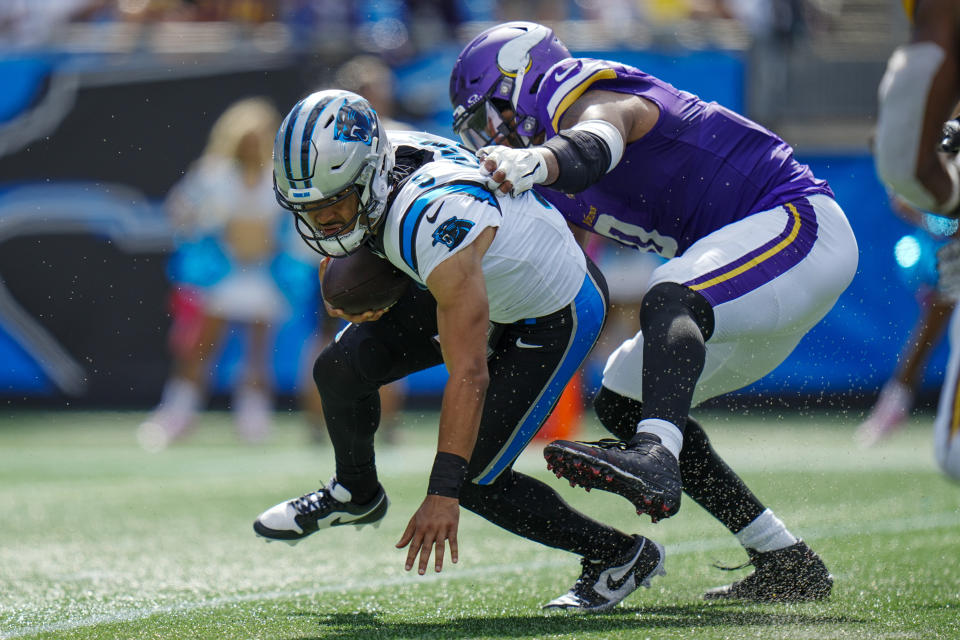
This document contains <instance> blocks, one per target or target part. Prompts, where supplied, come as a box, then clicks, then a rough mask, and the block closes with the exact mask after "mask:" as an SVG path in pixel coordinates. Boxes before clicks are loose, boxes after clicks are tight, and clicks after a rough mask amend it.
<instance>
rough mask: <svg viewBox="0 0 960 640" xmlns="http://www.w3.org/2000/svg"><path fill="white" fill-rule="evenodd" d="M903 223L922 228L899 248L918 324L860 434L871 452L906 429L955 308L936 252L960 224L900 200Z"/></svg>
mask: <svg viewBox="0 0 960 640" xmlns="http://www.w3.org/2000/svg"><path fill="white" fill-rule="evenodd" d="M891 208H892V209H893V211H894V213H896V214H897V215H898V216H899V217H900V218H902V219H903V220H905V221H906V222H909V223H911V224H913V225H916V226H917V227H918V229H917V231H916V232H914V233H912V234H910V235H907V236H904V237H903V238H901V239H900V240H899V241H898V242H897V244H896V245H895V246H894V257H895V259H896V262H897V266H898V270H897V273H898V275H900V277H901V278H902V279H903V280H904V281H905V284H906V285H907V286H908V287H910V288H911V289H912V290H913V291H914V297H915V298H916V300H917V304H918V305H919V313H918V315H917V319H916V322H915V323H914V325H913V328H912V329H911V331H910V335H909V336H908V337H907V340H906V342H905V343H904V344H903V347H902V349H901V352H900V355H899V357H898V359H897V366H896V368H895V369H894V371H893V375H891V376H890V378H889V379H888V380H887V381H886V382H885V383H884V385H883V387H882V388H881V389H880V395H879V396H878V397H877V401H876V404H874V405H873V408H872V409H871V410H870V413H869V415H868V416H867V418H866V419H865V420H864V421H863V423H861V424H860V426H859V427H858V428H857V431H856V433H855V436H854V437H855V438H856V440H857V441H858V442H859V443H860V444H861V445H863V446H865V447H871V446H873V445H875V444H877V443H878V442H880V441H881V440H883V439H884V438H886V437H887V436H889V435H890V434H892V433H894V432H895V431H897V430H898V429H900V428H901V427H902V426H903V425H904V424H906V421H907V418H909V417H910V411H911V410H912V409H913V405H914V402H915V400H916V396H917V391H918V389H919V388H920V384H921V383H922V382H923V373H924V369H925V368H926V365H927V361H928V360H929V358H930V354H931V353H932V352H933V349H934V347H936V346H937V344H938V343H939V342H940V339H941V338H942V337H943V334H944V332H945V331H946V328H947V323H948V321H949V319H950V314H951V313H953V309H954V307H955V306H956V302H955V301H954V300H953V299H951V298H950V297H948V296H947V295H945V294H944V293H943V292H942V291H940V290H939V288H938V287H937V279H938V277H937V258H936V251H937V250H938V249H939V248H940V247H941V246H943V245H944V244H945V243H946V242H948V241H949V240H948V238H949V236H951V235H953V234H954V233H955V232H956V229H957V225H956V223H954V222H952V221H951V220H948V219H946V218H941V217H938V216H933V215H930V214H924V213H922V212H920V211H917V210H916V209H914V208H913V207H911V206H910V205H908V204H906V203H905V202H903V201H902V200H901V199H900V198H897V197H896V196H893V197H892V198H891Z"/></svg>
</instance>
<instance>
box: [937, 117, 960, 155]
mask: <svg viewBox="0 0 960 640" xmlns="http://www.w3.org/2000/svg"><path fill="white" fill-rule="evenodd" d="M940 151H943V152H944V153H957V152H958V151H960V120H958V119H957V118H954V119H952V120H947V121H946V122H944V123H943V138H942V139H941V140H940Z"/></svg>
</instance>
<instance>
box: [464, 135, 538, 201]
mask: <svg viewBox="0 0 960 640" xmlns="http://www.w3.org/2000/svg"><path fill="white" fill-rule="evenodd" d="M477 158H479V159H480V171H482V172H483V173H485V174H486V175H488V176H489V177H488V178H487V181H486V185H487V188H488V189H490V191H492V192H494V193H496V194H497V195H498V196H499V195H503V192H502V191H500V185H501V184H503V183H504V182H509V183H511V184H512V185H513V188H511V189H510V195H511V196H518V195H520V194H521V193H523V192H524V191H527V190H528V189H530V188H531V187H532V186H533V185H535V184H542V183H543V181H544V180H546V179H547V163H546V162H544V160H543V156H541V155H540V154H539V153H538V152H536V151H533V150H532V149H511V148H510V147H503V146H499V145H494V146H489V147H483V148H482V149H480V150H478V151H477ZM489 160H492V161H494V162H495V163H496V164H497V166H496V167H495V168H494V169H493V170H492V171H488V170H487V168H486V167H485V166H484V164H485V162H486V161H489ZM497 171H502V172H503V174H504V178H503V180H494V179H493V174H494V173H496V172H497Z"/></svg>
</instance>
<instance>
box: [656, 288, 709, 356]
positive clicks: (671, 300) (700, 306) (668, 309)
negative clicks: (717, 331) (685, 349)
mask: <svg viewBox="0 0 960 640" xmlns="http://www.w3.org/2000/svg"><path fill="white" fill-rule="evenodd" d="M681 315H683V316H689V317H690V318H692V319H693V321H694V322H695V323H696V325H697V327H698V328H699V329H700V332H701V333H702V334H703V339H704V341H706V340H709V339H710V336H712V335H713V328H714V316H713V307H711V306H710V303H709V302H707V299H706V298H704V297H703V296H702V295H700V294H699V293H697V292H696V291H694V290H693V289H690V288H689V287H685V286H683V285H682V284H677V283H676V282H661V283H659V284H656V285H654V286H652V287H651V288H650V290H649V291H647V292H646V293H645V294H644V296H643V303H642V304H641V305H640V324H641V326H642V327H644V328H647V327H654V326H665V327H669V326H670V320H671V319H673V318H675V317H677V316H681Z"/></svg>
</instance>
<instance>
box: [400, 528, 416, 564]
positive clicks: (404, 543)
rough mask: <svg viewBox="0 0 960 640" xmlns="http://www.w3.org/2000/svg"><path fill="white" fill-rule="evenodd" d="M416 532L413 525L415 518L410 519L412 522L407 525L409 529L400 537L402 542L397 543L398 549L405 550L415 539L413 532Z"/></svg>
mask: <svg viewBox="0 0 960 640" xmlns="http://www.w3.org/2000/svg"><path fill="white" fill-rule="evenodd" d="M415 530H416V527H415V525H414V524H413V518H411V519H410V522H408V523H407V528H406V529H404V530H403V535H402V536H400V541H399V542H397V549H403V548H404V547H405V546H407V544H409V543H410V541H411V540H412V539H413V532H414V531H415ZM408 568H409V567H408Z"/></svg>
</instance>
